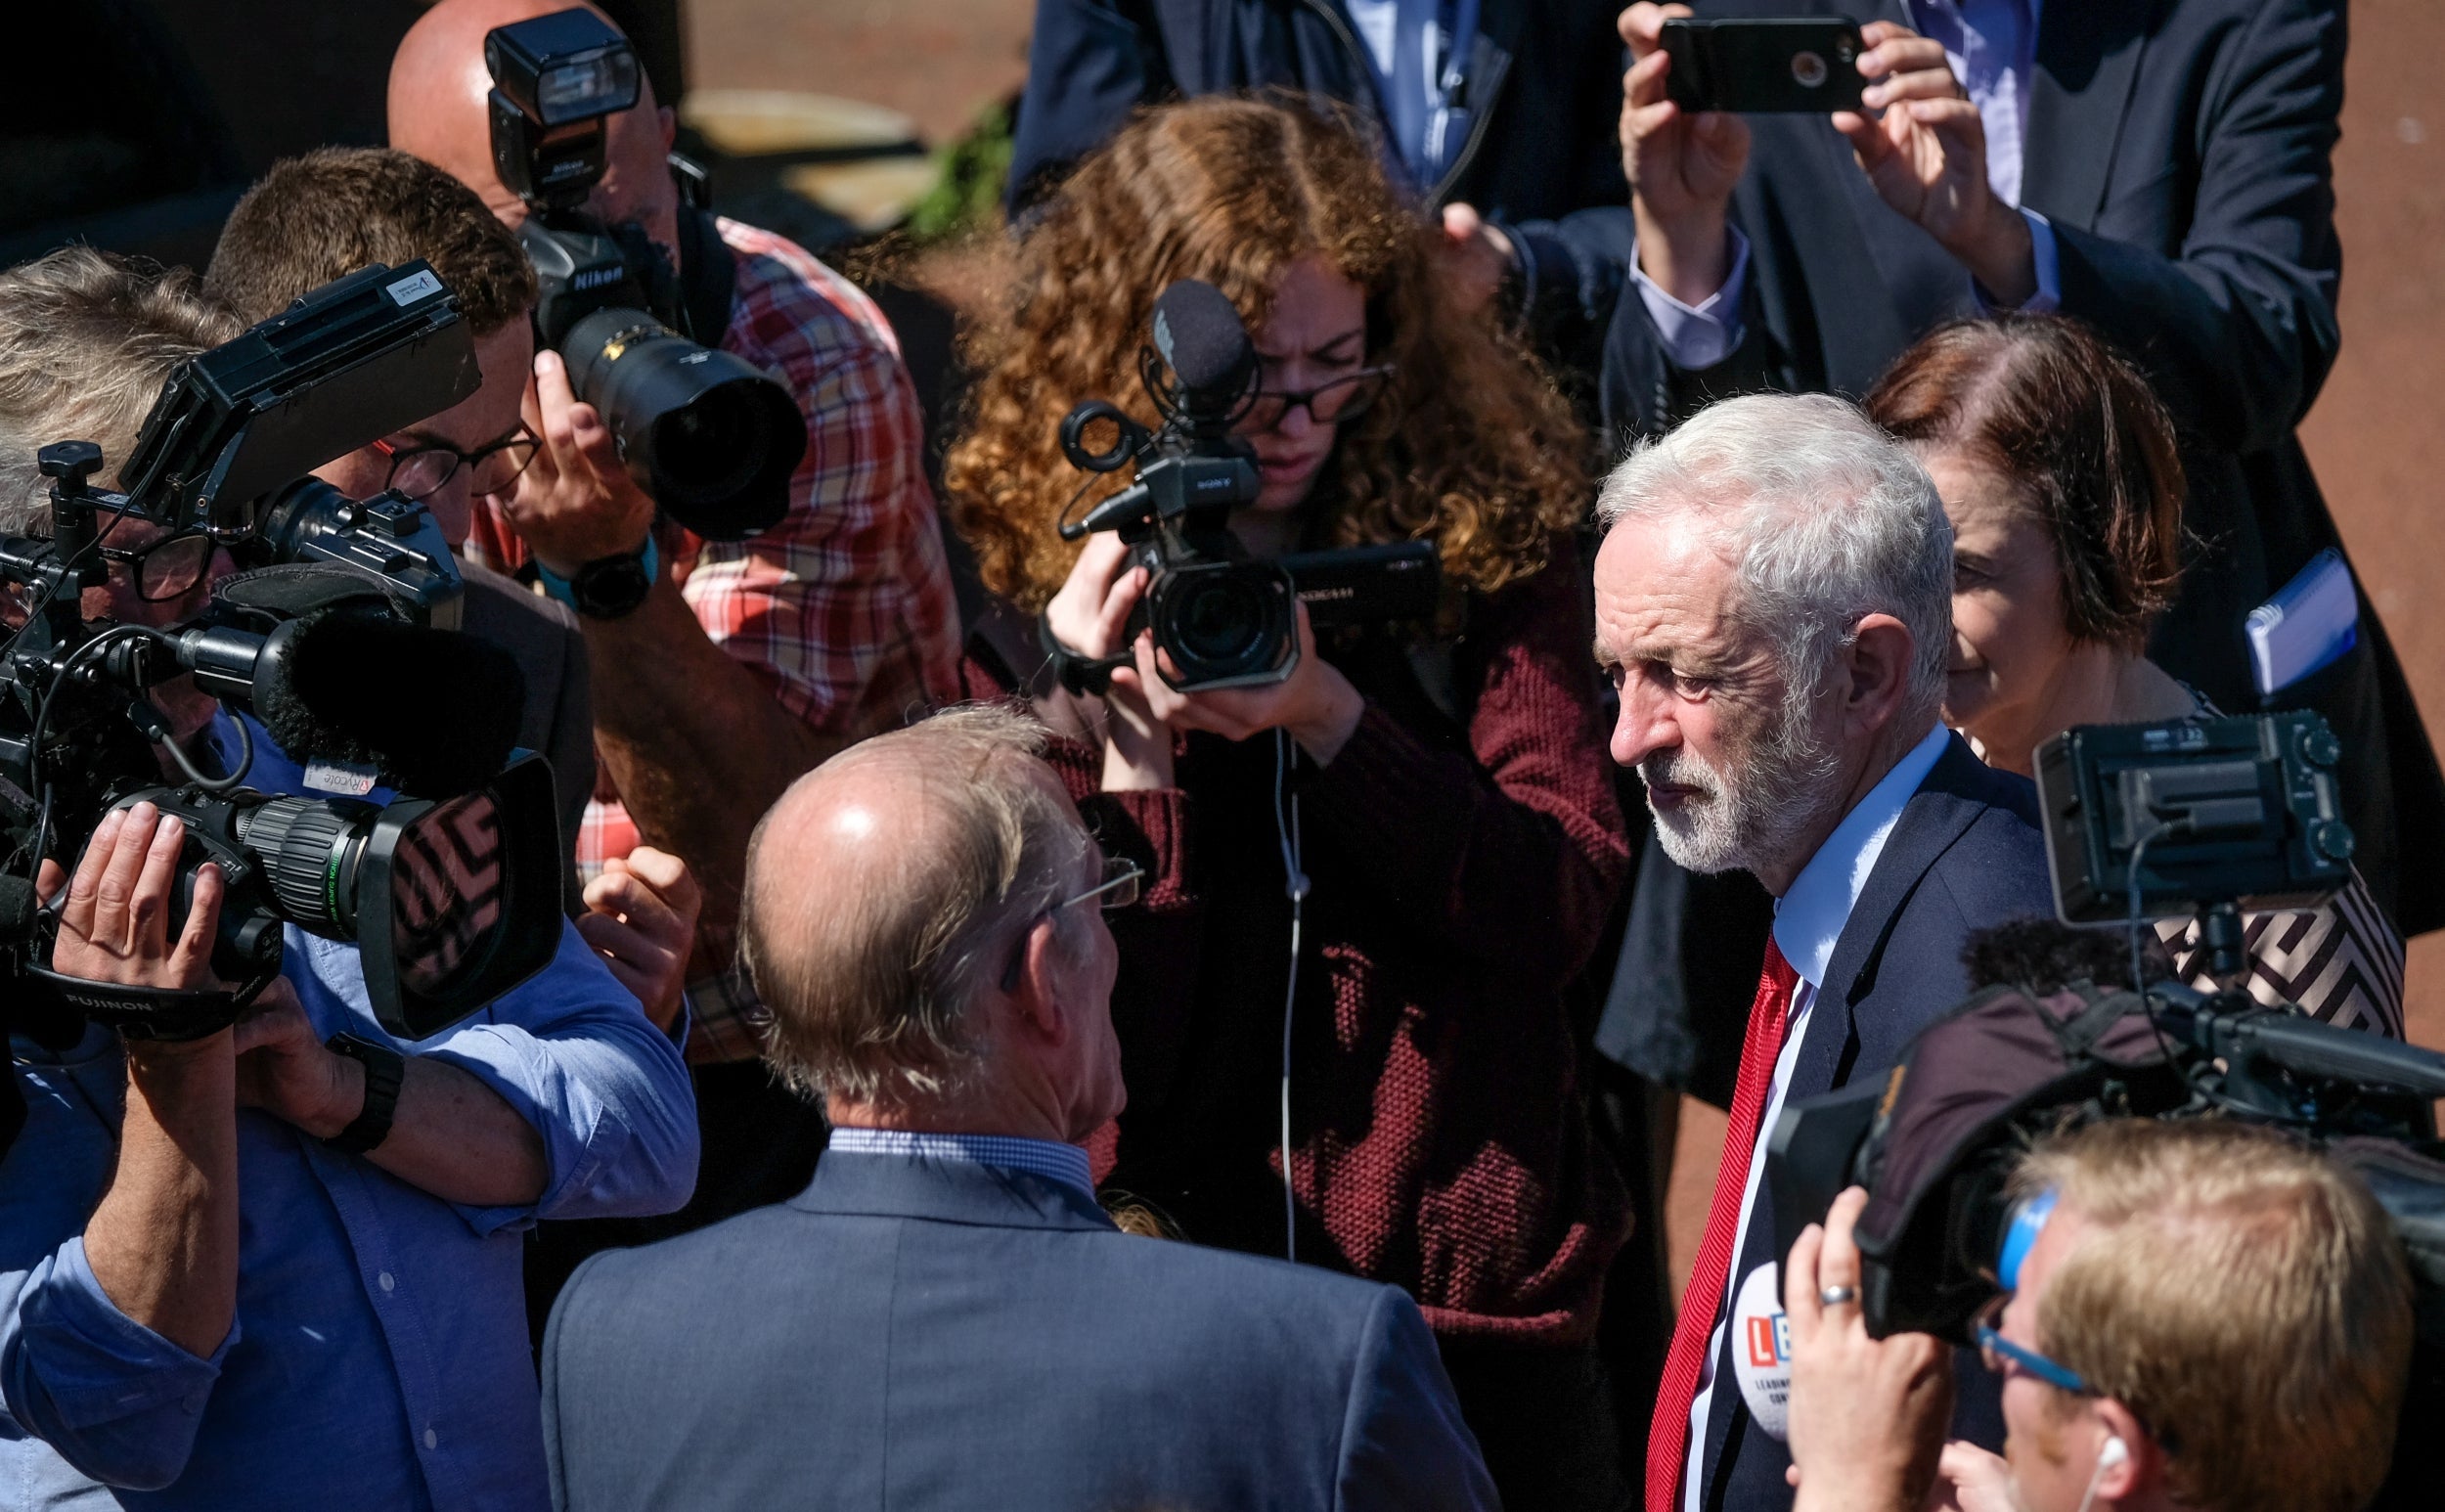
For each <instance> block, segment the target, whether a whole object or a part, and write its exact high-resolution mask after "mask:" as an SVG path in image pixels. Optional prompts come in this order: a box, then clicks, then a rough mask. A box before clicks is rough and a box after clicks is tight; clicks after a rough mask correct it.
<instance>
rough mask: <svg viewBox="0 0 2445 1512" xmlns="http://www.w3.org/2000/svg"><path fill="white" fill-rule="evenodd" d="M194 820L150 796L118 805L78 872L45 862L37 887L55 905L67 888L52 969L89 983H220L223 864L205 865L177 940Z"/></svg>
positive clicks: (192, 986) (196, 987) (190, 986)
mask: <svg viewBox="0 0 2445 1512" xmlns="http://www.w3.org/2000/svg"><path fill="white" fill-rule="evenodd" d="M186 843H187V826H186V825H185V824H184V823H181V822H180V821H179V820H178V819H177V818H176V817H175V816H171V817H167V818H165V817H163V816H162V815H161V813H160V811H159V810H158V809H156V808H155V807H154V806H153V805H152V804H151V803H149V802H143V803H137V804H134V805H132V806H130V807H128V808H124V809H112V810H111V812H110V813H108V814H106V815H104V816H103V817H102V823H99V824H97V825H95V826H94V832H93V837H92V838H91V839H89V840H87V841H86V842H85V854H84V855H83V856H82V857H81V858H80V859H79V860H78V861H77V863H76V875H75V876H74V877H73V878H72V879H70V878H68V877H67V876H66V874H65V873H64V872H63V871H62V870H61V868H60V864H59V863H58V862H56V861H45V862H44V863H43V864H42V867H41V869H40V870H39V871H37V872H36V874H35V878H34V892H35V894H36V896H37V897H39V898H40V899H41V900H42V902H43V904H44V905H45V906H46V907H48V906H49V904H50V903H51V901H52V899H54V898H56V897H58V896H59V893H60V888H61V887H62V885H64V884H65V885H66V886H67V899H66V900H65V901H64V903H63V905H62V907H61V910H60V930H59V936H58V938H57V939H56V940H54V941H53V943H52V947H51V969H52V970H54V971H57V972H59V973H60V974H61V975H63V976H72V977H79V978H82V979H83V980H85V981H88V982H111V983H116V984H119V985H121V986H126V987H152V988H177V989H184V990H186V991H190V992H195V991H201V990H204V989H207V988H214V987H219V986H222V985H223V984H222V983H220V982H219V981H218V980H216V979H215V978H214V977H213V975H212V939H213V931H214V930H215V929H217V928H218V927H219V924H220V917H221V889H222V880H221V868H220V867H217V866H213V865H211V864H210V863H206V864H205V865H203V866H202V867H198V868H197V871H196V882H195V894H194V897H193V898H192V899H191V900H190V901H189V904H188V909H187V922H186V924H185V925H184V926H183V927H182V928H181V929H180V930H179V935H178V939H177V940H176V941H175V942H173V941H171V940H170V938H169V912H170V898H171V893H172V891H173V889H174V888H175V887H176V885H177V881H178V858H179V852H180V850H181V849H182V848H183V847H184V846H185V845H186Z"/></svg>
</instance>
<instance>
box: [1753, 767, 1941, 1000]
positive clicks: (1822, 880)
mask: <svg viewBox="0 0 2445 1512" xmlns="http://www.w3.org/2000/svg"><path fill="white" fill-rule="evenodd" d="M1951 741H1952V732H1951V731H1949V730H1947V729H1945V728H1944V726H1943V725H1942V723H1940V722H1939V723H1937V725H1936V726H1935V728H1934V729H1933V730H1930V731H1929V732H1928V733H1927V735H1926V737H1925V738H1923V739H1921V740H1920V741H1919V743H1918V744H1916V745H1914V746H1912V747H1911V748H1910V749H1909V750H1908V751H1907V752H1905V753H1903V756H1902V758H1901V760H1899V761H1897V762H1895V763H1893V770H1892V771H1890V772H1888V773H1886V774H1885V776H1884V778H1882V779H1880V780H1879V781H1878V782H1877V784H1876V785H1875V786H1874V787H1871V788H1869V789H1868V793H1867V796H1866V797H1864V798H1862V799H1860V800H1859V801H1858V802H1857V803H1856V804H1854V805H1852V806H1851V811H1850V812H1849V813H1848V814H1845V815H1844V816H1843V822H1842V823H1839V824H1837V825H1835V826H1834V832H1833V833H1832V834H1830V835H1827V836H1826V837H1825V843H1824V844H1823V845H1820V846H1818V847H1817V853H1816V854H1815V855H1814V856H1811V857H1809V858H1808V865H1806V866H1804V867H1800V875H1799V876H1797V877H1794V878H1793V879H1792V885H1791V888H1790V889H1789V890H1788V891H1786V892H1785V893H1784V894H1783V896H1782V897H1781V898H1780V899H1778V900H1776V902H1775V905H1774V943H1775V946H1776V948H1777V949H1779V950H1781V951H1782V953H1783V958H1784V959H1785V960H1788V961H1790V962H1791V963H1792V969H1793V970H1794V971H1797V972H1799V973H1800V980H1801V981H1803V982H1806V983H1807V984H1808V985H1809V986H1810V987H1822V986H1823V985H1825V968H1826V966H1827V964H1828V963H1829V962H1830V961H1832V960H1833V958H1834V942H1835V941H1837V940H1839V939H1841V938H1842V937H1843V925H1844V924H1845V923H1847V922H1849V920H1850V911H1851V907H1852V906H1853V905H1854V904H1856V903H1858V901H1859V894H1860V893H1861V892H1862V891H1864V890H1865V889H1866V888H1867V885H1868V874H1869V873H1870V872H1872V871H1874V870H1875V869H1876V859H1877V857H1879V856H1881V855H1883V854H1884V851H1885V839H1886V837H1887V836H1888V835H1889V834H1891V833H1892V832H1893V825H1894V823H1897V822H1898V821H1899V820H1900V819H1901V811H1902V808H1903V806H1904V805H1906V804H1908V803H1909V802H1910V795H1911V794H1913V793H1915V792H1917V791H1918V790H1919V784H1920V783H1922V782H1925V781H1926V780H1927V775H1928V774H1929V773H1930V772H1932V771H1934V769H1935V763H1936V761H1937V760H1938V759H1939V758H1940V757H1942V755H1943V754H1944V747H1945V746H1946V745H1948V744H1950V743H1951Z"/></svg>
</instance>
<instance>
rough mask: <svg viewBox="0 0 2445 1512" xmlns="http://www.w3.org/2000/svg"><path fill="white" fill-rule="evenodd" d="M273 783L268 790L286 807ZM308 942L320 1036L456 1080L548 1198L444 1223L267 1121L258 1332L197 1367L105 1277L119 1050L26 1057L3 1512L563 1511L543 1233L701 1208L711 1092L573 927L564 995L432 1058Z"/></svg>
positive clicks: (251, 1154)
mask: <svg viewBox="0 0 2445 1512" xmlns="http://www.w3.org/2000/svg"><path fill="white" fill-rule="evenodd" d="M216 733H217V734H223V735H226V734H228V732H227V731H226V730H223V731H220V732H216ZM256 738H257V740H258V744H259V746H260V742H261V741H262V739H263V736H262V735H261V734H260V729H259V727H257V734H256ZM270 775H271V772H270V767H269V764H267V765H266V766H265V767H264V768H259V769H258V770H257V771H256V772H255V773H253V774H251V775H250V776H251V780H252V781H253V782H255V783H264V784H265V785H266V790H272V789H273V788H274V787H277V786H278V784H276V783H268V782H267V781H266V779H267V778H269V777H270ZM287 942H288V951H289V955H288V962H287V967H286V974H287V975H288V977H289V980H290V981H291V982H292V983H293V984H294V985H295V986H296V989H297V995H298V997H299V999H300V1000H301V1001H303V1003H304V1005H305V1010H306V1014H307V1016H308V1017H309V1018H310V1019H311V1020H312V1021H313V1023H314V1029H315V1033H316V1034H318V1035H321V1036H324V1037H327V1038H328V1037H329V1036H331V1035H333V1034H336V1033H339V1032H340V1031H342V1030H345V1031H347V1032H349V1033H351V1034H355V1035H359V1036H362V1037H365V1038H368V1039H371V1040H374V1041H376V1042H377V1043H383V1044H392V1045H397V1046H398V1047H399V1048H400V1049H401V1050H403V1051H405V1052H408V1053H411V1054H420V1055H428V1056H431V1057H433V1058H435V1059H438V1060H444V1061H447V1062H449V1063H451V1064H453V1065H456V1066H458V1067H460V1068H462V1069H463V1070H465V1071H467V1072H468V1073H469V1074H471V1075H473V1076H474V1077H475V1078H476V1079H478V1080H479V1081H481V1082H483V1083H484V1084H485V1085H486V1086H487V1087H490V1088H491V1089H492V1090H494V1091H495V1092H497V1093H499V1094H500V1095H501V1097H502V1098H503V1099H504V1100H506V1101H507V1102H508V1103H509V1104H510V1105H511V1107H512V1108H514V1109H516V1110H517V1111H518V1113H519V1114H520V1115H521V1116H523V1117H525V1118H526V1119H527V1120H528V1121H529V1122H530V1123H532V1124H533V1125H534V1126H535V1128H536V1130H537V1131H538V1133H540V1134H541V1135H542V1136H543V1144H544V1155H545V1162H546V1167H547V1171H548V1175H547V1178H546V1183H545V1188H544V1192H543V1194H542V1196H541V1197H540V1198H539V1199H538V1200H537V1201H536V1202H534V1203H533V1204H531V1205H526V1206H519V1207H501V1208H476V1207H468V1206H466V1205H463V1204H458V1203H450V1202H444V1201H442V1200H441V1199H439V1198H436V1197H433V1196H430V1195H428V1194H426V1193H424V1192H422V1191H421V1190H419V1189H417V1188H416V1187H413V1186H410V1185H408V1184H407V1183H406V1182H404V1181H401V1180H399V1179H398V1178H394V1177H392V1176H390V1175H389V1174H388V1173H386V1172H384V1171H382V1170H380V1169H379V1168H378V1167H376V1166H375V1165H373V1164H372V1163H371V1162H369V1161H367V1160H365V1159H364V1158H362V1157H359V1156H355V1155H346V1154H341V1153H339V1152H337V1151H335V1150H333V1149H331V1148H330V1147H328V1146H326V1145H324V1144H323V1143H322V1142H321V1141H319V1140H317V1139H315V1138H313V1137H311V1136H309V1135H307V1134H302V1133H300V1132H299V1131H297V1130H296V1129H294V1128H292V1127H290V1126H289V1125H288V1124H286V1123H283V1122H281V1121H280V1120H278V1119H275V1118H273V1117H271V1116H270V1115H268V1114H265V1113H261V1112H258V1111H255V1110H253V1109H241V1110H240V1111H239V1114H238V1141H239V1156H238V1159H239V1192H240V1204H241V1207H240V1241H239V1242H240V1249H239V1279H238V1308H237V1319H236V1322H235V1323H234V1324H233V1326H232V1327H231V1329H230V1334H229V1337H228V1338H227V1339H226V1340H224V1341H223V1342H222V1344H221V1346H220V1348H219V1349H218V1350H216V1351H215V1352H214V1353H213V1355H212V1356H210V1357H209V1358H199V1357H197V1356H193V1355H190V1354H188V1353H187V1352H186V1351H185V1350H183V1349H181V1348H179V1347H178V1346H177V1345H175V1344H173V1343H171V1342H170V1341H169V1340H167V1339H164V1338H162V1337H161V1336H159V1335H158V1334H156V1333H154V1332H153V1331H152V1330H150V1329H147V1328H145V1327H143V1326H142V1325H140V1324H138V1323H136V1322H135V1321H134V1320H132V1319H130V1318H129V1317H127V1316H126V1315H125V1314H124V1313H122V1312H119V1310H118V1309H117V1308H116V1307H114V1306H113V1305H112V1304H111V1300H110V1299H109V1297H108V1296H107V1295H105V1294H104V1292H103V1291H102V1289H101V1287H100V1286H99V1285H98V1284H97V1283H96V1282H95V1280H94V1277H93V1272H92V1270H91V1268H90V1267H88V1266H87V1265H86V1262H85V1254H84V1241H83V1239H82V1236H81V1231H82V1229H83V1227H84V1225H85V1221H86V1219H87V1218H88V1217H89V1216H90V1215H91V1213H92V1211H93V1207H94V1205H95V1203H96V1202H98V1201H99V1200H100V1198H101V1194H102V1191H103V1188H104V1187H105V1185H106V1184H107V1183H108V1180H109V1176H110V1172H111V1167H112V1164H113V1162H114V1159H115V1155H114V1146H115V1144H116V1140H117V1134H118V1126H119V1122H120V1117H121V1114H122V1111H123V1098H124V1092H125V1075H126V1074H125V1070H124V1068H123V1064H122V1061H121V1057H120V1054H119V1049H118V1045H117V1041H116V1039H115V1037H113V1036H112V1035H111V1034H109V1033H108V1032H107V1031H103V1030H100V1029H95V1028H88V1030H87V1032H86V1034H85V1037H84V1039H83V1041H82V1042H81V1043H80V1044H78V1045H75V1046H74V1047H72V1048H71V1049H69V1050H67V1051H66V1052H64V1053H55V1052H51V1051H47V1050H45V1049H43V1048H42V1047H41V1046H40V1045H35V1044H33V1043H32V1042H30V1041H28V1040H24V1039H22V1038H21V1039H14V1040H12V1041H11V1044H10V1048H11V1050H12V1052H13V1054H14V1055H15V1057H16V1059H17V1062H18V1064H17V1067H16V1072H17V1075H18V1077H19V1081H20V1086H21V1087H22V1090H23V1091H24V1094H25V1100H26V1102H27V1104H28V1118H27V1123H26V1127H25V1130H24V1132H23V1134H21V1135H20V1136H19V1138H18V1141H17V1143H16V1145H15V1146H14V1147H13V1148H12V1149H11V1150H10V1152H9V1154H8V1156H7V1158H6V1160H5V1161H0V1506H9V1507H16V1506H25V1505H32V1506H45V1507H50V1506H76V1505H87V1504H90V1505H94V1506H113V1505H120V1506H128V1507H179V1508H188V1507H197V1508H202V1507H210V1508H246V1509H250V1512H252V1509H265V1512H276V1509H285V1508H296V1509H298V1512H306V1509H318V1512H319V1509H325V1508H331V1507H341V1506H346V1507H368V1508H385V1509H388V1508H401V1509H407V1508H416V1509H422V1508H435V1509H459V1508H470V1509H473V1508H482V1509H492V1508H517V1509H541V1508H544V1507H547V1506H548V1505H549V1504H550V1493H549V1489H548V1486H547V1482H546V1476H545V1470H544V1455H543V1439H542V1430H541V1426H540V1422H539V1418H538V1406H537V1395H536V1384H535V1373H534V1365H533V1361H532V1358H531V1356H530V1355H529V1352H528V1344H527V1338H528V1334H527V1327H526V1307H525V1292H524V1287H523V1282H522V1277H521V1264H522V1259H523V1244H522V1239H521V1235H522V1233H523V1231H524V1230H525V1229H526V1228H527V1227H529V1226H530V1225H531V1224H532V1223H534V1221H535V1220H537V1219H539V1218H552V1219H558V1218H589V1217H607V1216H615V1215H642V1214H651V1213H662V1212H668V1211H670V1210H672V1209H674V1208H676V1207H678V1206H679V1205H680V1204H681V1203H682V1202H684V1201H685V1200H686V1199H687V1196H688V1193H689V1190H690V1189H691V1187H692V1186H693V1184H694V1180H695V1170H696V1122H695V1108H694V1100H693V1094H692V1093H691V1091H690V1090H689V1081H688V1073H687V1068H686V1066H685V1065H684V1064H683V1062H682V1061H681V1058H680V1054H679V1051H678V1049H677V1048H676V1046H675V1045H673V1043H672V1042H671V1040H670V1039H668V1038H667V1037H665V1036H664V1035H663V1034H662V1033H661V1032H660V1031H658V1030H656V1029H655V1028H654V1027H653V1025H652V1024H651V1022H649V1021H648V1020H647V1019H646V1018H645V1014H644V1012H643V1011H642V1010H641V1009H640V1008H639V1007H638V1004H637V1001H636V1000H635V999H634V998H632V997H631V996H629V994H628V992H627V991H626V990H625V989H624V988H622V987H621V986H620V985H619V983H618V982H617V980H616V979H614V978H613V977H612V976H611V974H610V972H609V971H608V970H607V969H605V967H604V966H603V964H602V962H601V961H600V959H599V958H598V957H597V956H595V954H594V953H593V952H592V951H591V950H590V949H588V948H587V946H586V945H585V943H584V941H583V940H582V939H581V938H580V937H579V935H578V934H577V932H576V930H575V928H574V927H572V926H568V925H566V924H564V925H563V926H562V935H561V943H560V953H559V955H558V956H556V958H555V960H554V961H553V963H552V964H551V965H550V966H549V967H547V968H546V969H545V970H544V971H543V972H542V973H540V974H539V975H537V976H535V977H534V978H532V979H531V980H529V981H527V982H526V983H524V984H523V985H521V986H519V987H518V988H516V989H514V990H513V991H511V992H510V993H508V994H506V995H504V996H503V997H502V998H501V1000H500V1001H497V1002H495V1003H494V1004H492V1005H491V1006H490V1007H488V1008H486V1009H485V1010H484V1011H482V1012H480V1013H477V1014H476V1015H474V1016H473V1017H471V1018H469V1019H467V1020H466V1021H465V1022H463V1023H461V1024H459V1025H457V1026H456V1027H454V1028H452V1029H450V1030H448V1031H446V1032H444V1033H442V1034H439V1035H436V1036H434V1037H432V1038H431V1039H428V1040H425V1041H422V1042H419V1043H416V1044H413V1045H410V1044H405V1043H402V1042H398V1041H395V1040H392V1039H391V1038H390V1037H389V1036H388V1035H387V1034H385V1033H384V1032H383V1030H382V1029H381V1027H380V1026H379V1025H378V1024H377V1023H376V1022H375V1019H374V1016H373V1011H372V1007H371V1004H370V1002H369V1000H368V998H367V995H366V988H365V978H364V975H363V973H362V971H361V970H360V969H359V966H358V961H357V954H356V950H355V948H354V947H353V946H346V945H340V944H336V943H333V942H332V941H328V940H324V939H320V938H318V937H315V936H312V935H308V934H306V933H304V932H303V931H301V930H298V929H295V928H293V927H292V928H290V929H289V931H288V932H287ZM88 1477H90V1478H91V1480H89V1479H88ZM95 1480H99V1481H105V1482H110V1483H111V1484H112V1485H114V1486H116V1487H121V1488H130V1489H128V1490H117V1491H115V1492H112V1491H106V1490H103V1489H102V1488H101V1487H98V1486H95V1485H93V1484H92V1483H93V1481H95Z"/></svg>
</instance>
